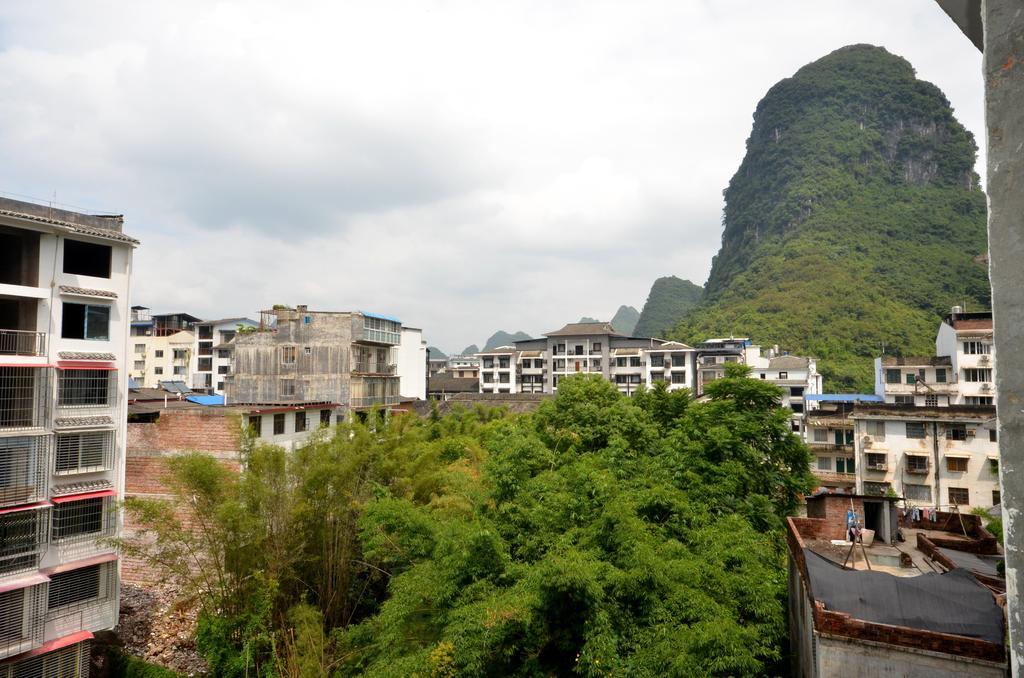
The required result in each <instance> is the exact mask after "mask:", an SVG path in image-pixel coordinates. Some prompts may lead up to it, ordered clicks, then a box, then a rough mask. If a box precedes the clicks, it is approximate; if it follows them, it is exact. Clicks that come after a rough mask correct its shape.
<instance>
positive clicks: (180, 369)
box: [174, 365, 186, 376]
mask: <svg viewBox="0 0 1024 678" xmlns="http://www.w3.org/2000/svg"><path fill="white" fill-rule="evenodd" d="M174 374H175V375H177V376H184V375H185V374H186V368H185V366H184V365H175V366H174Z"/></svg>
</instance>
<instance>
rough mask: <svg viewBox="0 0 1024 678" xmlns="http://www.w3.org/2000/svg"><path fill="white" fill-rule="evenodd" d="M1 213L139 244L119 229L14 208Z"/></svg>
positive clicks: (65, 229) (95, 235)
mask: <svg viewBox="0 0 1024 678" xmlns="http://www.w3.org/2000/svg"><path fill="white" fill-rule="evenodd" d="M0 215H2V216H5V217H14V218H16V219H27V220H28V221H35V222H37V223H40V224H49V225H51V226H58V227H60V228H61V229H62V230H64V231H67V232H69V233H79V234H81V235H89V236H93V237H95V238H103V239H105V240H116V241H118V242H124V243H129V244H131V245H138V244H139V241H138V240H136V239H135V238H133V237H131V236H128V235H125V234H124V233H121V232H119V231H114V230H107V229H105V228H95V227H93V226H84V225H82V224H74V223H71V222H70V221H62V220H60V219H48V218H46V217H40V216H37V215H35V214H26V213H24V212H17V211H14V210H5V209H0Z"/></svg>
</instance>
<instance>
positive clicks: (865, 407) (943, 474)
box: [851, 403, 1000, 511]
mask: <svg viewBox="0 0 1024 678" xmlns="http://www.w3.org/2000/svg"><path fill="white" fill-rule="evenodd" d="M851 418H852V420H853V422H854V445H855V447H856V452H857V454H856V457H857V461H858V462H859V465H858V467H857V468H858V472H857V491H858V492H859V493H861V494H886V493H888V492H889V491H890V490H892V492H893V493H895V494H896V495H898V496H900V497H904V498H906V500H907V502H908V505H918V506H931V507H933V508H937V509H942V510H945V509H947V508H950V507H959V508H960V509H962V510H964V511H969V510H970V508H971V507H975V506H980V507H984V508H988V507H991V506H995V505H997V504H999V503H1000V501H999V499H1000V497H999V444H998V442H997V439H998V438H997V436H998V432H997V427H996V411H995V407H994V406H991V405H948V406H942V407H921V406H915V405H896V404H889V403H861V404H858V405H856V406H855V407H854V409H853V414H852V415H851Z"/></svg>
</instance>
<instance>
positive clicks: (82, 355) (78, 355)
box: [57, 351, 117, 361]
mask: <svg viewBox="0 0 1024 678" xmlns="http://www.w3.org/2000/svg"><path fill="white" fill-rule="evenodd" d="M57 355H58V356H59V357H60V359H61V360H107V361H110V360H117V356H116V355H114V354H113V353H87V352H85V351H61V352H59V353H58V354H57Z"/></svg>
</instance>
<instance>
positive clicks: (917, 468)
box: [907, 454, 928, 473]
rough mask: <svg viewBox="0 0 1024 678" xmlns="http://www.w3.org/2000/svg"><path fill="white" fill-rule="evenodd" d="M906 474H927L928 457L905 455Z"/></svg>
mask: <svg viewBox="0 0 1024 678" xmlns="http://www.w3.org/2000/svg"><path fill="white" fill-rule="evenodd" d="M907 473H928V457H926V456H924V455H917V454H913V455H911V454H908V455H907Z"/></svg>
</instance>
